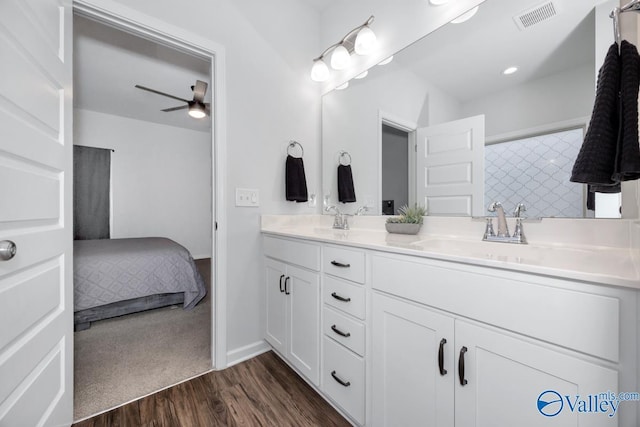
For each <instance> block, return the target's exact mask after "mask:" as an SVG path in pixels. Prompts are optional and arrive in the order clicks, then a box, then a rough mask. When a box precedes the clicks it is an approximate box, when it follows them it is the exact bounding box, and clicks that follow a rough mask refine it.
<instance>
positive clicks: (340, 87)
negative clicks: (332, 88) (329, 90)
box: [336, 82, 349, 90]
mask: <svg viewBox="0 0 640 427" xmlns="http://www.w3.org/2000/svg"><path fill="white" fill-rule="evenodd" d="M348 87H349V82H344V83H343V84H341V85H340V86H336V89H338V90H342V89H346V88H348Z"/></svg>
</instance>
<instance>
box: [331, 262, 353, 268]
mask: <svg viewBox="0 0 640 427" xmlns="http://www.w3.org/2000/svg"><path fill="white" fill-rule="evenodd" d="M331 265H335V266H336V267H342V268H349V267H351V264H343V263H341V262H338V261H331Z"/></svg>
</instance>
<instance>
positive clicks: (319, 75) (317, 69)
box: [311, 59, 329, 82]
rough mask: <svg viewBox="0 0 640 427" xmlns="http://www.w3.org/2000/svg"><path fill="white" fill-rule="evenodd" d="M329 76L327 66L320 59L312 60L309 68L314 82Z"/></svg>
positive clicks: (321, 80)
mask: <svg viewBox="0 0 640 427" xmlns="http://www.w3.org/2000/svg"><path fill="white" fill-rule="evenodd" d="M328 78H329V67H327V64H325V62H324V61H323V60H322V59H316V60H315V61H313V67H312V68H311V80H313V81H314V82H323V81H325V80H327V79H328Z"/></svg>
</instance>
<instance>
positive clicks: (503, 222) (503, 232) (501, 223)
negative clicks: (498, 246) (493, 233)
mask: <svg viewBox="0 0 640 427" xmlns="http://www.w3.org/2000/svg"><path fill="white" fill-rule="evenodd" d="M488 211H489V212H497V214H498V234H497V237H509V226H508V225H507V217H506V216H505V214H504V208H503V207H502V203H500V202H493V203H491V204H490V205H489V209H488Z"/></svg>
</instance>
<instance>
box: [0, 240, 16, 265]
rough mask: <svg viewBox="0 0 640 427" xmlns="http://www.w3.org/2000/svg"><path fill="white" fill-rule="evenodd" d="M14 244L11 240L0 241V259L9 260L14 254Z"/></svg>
mask: <svg viewBox="0 0 640 427" xmlns="http://www.w3.org/2000/svg"><path fill="white" fill-rule="evenodd" d="M16 250H17V248H16V244H15V243H13V242H12V241H11V240H2V241H0V261H9V260H10V259H11V258H13V257H14V256H15V255H16Z"/></svg>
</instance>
